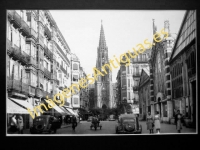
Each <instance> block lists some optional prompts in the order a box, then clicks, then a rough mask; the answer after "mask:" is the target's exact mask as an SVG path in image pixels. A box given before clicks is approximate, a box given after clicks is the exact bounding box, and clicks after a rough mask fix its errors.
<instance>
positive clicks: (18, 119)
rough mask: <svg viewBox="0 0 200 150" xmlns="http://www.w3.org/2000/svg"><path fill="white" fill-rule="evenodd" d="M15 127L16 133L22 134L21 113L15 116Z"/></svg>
mask: <svg viewBox="0 0 200 150" xmlns="http://www.w3.org/2000/svg"><path fill="white" fill-rule="evenodd" d="M17 127H18V133H19V134H23V127H24V123H23V117H22V116H21V115H18V117H17Z"/></svg>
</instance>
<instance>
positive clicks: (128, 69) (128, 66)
mask: <svg viewBox="0 0 200 150" xmlns="http://www.w3.org/2000/svg"><path fill="white" fill-rule="evenodd" d="M126 68H127V73H128V74H129V73H130V72H129V66H127V67H126Z"/></svg>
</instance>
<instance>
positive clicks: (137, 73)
mask: <svg viewBox="0 0 200 150" xmlns="http://www.w3.org/2000/svg"><path fill="white" fill-rule="evenodd" d="M135 72H136V75H139V67H138V66H137V67H135Z"/></svg>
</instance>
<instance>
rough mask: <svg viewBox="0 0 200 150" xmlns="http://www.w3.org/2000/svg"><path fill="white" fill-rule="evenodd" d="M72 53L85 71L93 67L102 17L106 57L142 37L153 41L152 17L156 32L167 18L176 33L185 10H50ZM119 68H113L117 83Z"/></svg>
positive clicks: (130, 46) (141, 41) (122, 49)
mask: <svg viewBox="0 0 200 150" xmlns="http://www.w3.org/2000/svg"><path fill="white" fill-rule="evenodd" d="M50 12H51V14H52V16H53V18H54V20H55V21H56V24H57V26H58V28H59V30H60V31H61V33H62V35H63V36H64V38H65V40H66V42H67V44H68V45H69V47H70V50H71V52H72V53H75V54H76V55H77V57H78V58H79V59H80V64H81V66H82V67H83V68H84V71H85V72H86V74H92V73H93V72H92V69H93V68H94V67H96V59H97V47H98V45H99V37H100V29H101V20H102V24H103V28H104V33H105V39H106V45H107V47H108V57H109V58H110V59H112V58H114V57H113V55H115V56H116V57H118V58H119V56H120V55H121V54H123V53H125V52H127V51H128V50H132V48H133V47H135V48H136V45H137V44H139V43H143V42H144V40H145V39H148V41H150V42H151V41H152V37H153V21H152V20H153V19H155V25H156V26H157V31H158V32H160V31H161V30H162V29H163V28H164V21H165V20H169V24H170V32H171V33H178V31H179V28H180V25H181V23H182V19H183V17H184V14H185V11H184V10H160V11H159V10H146V11H145V10H50ZM118 70H119V68H116V69H113V71H112V82H113V83H115V82H116V76H117V72H118Z"/></svg>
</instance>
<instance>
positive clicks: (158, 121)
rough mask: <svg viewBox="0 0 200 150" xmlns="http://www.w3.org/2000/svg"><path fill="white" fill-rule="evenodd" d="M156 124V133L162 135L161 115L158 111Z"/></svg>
mask: <svg viewBox="0 0 200 150" xmlns="http://www.w3.org/2000/svg"><path fill="white" fill-rule="evenodd" d="M154 124H155V129H156V133H160V115H159V112H158V111H156V115H155V117H154Z"/></svg>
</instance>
